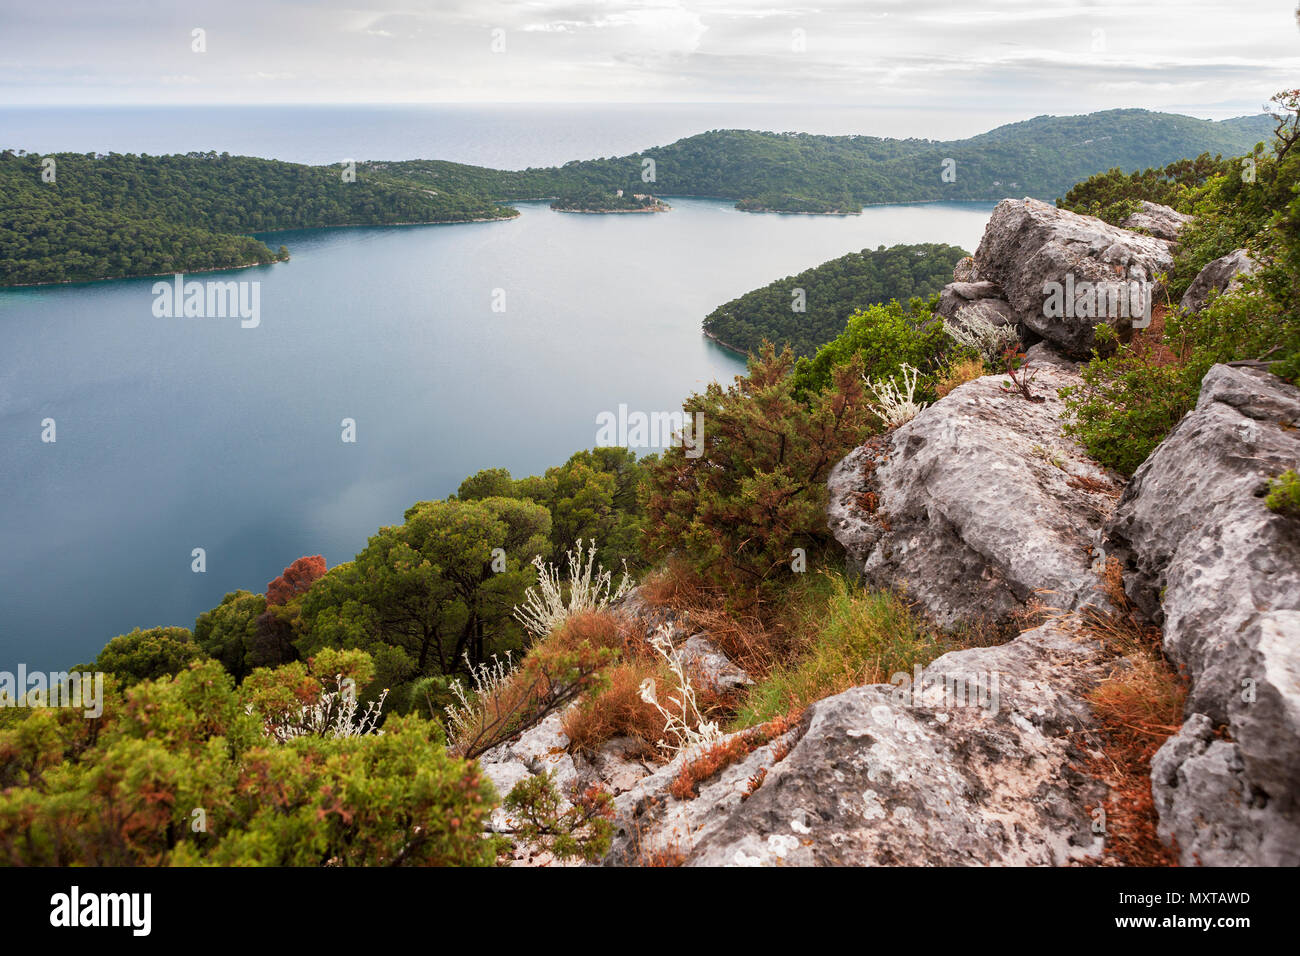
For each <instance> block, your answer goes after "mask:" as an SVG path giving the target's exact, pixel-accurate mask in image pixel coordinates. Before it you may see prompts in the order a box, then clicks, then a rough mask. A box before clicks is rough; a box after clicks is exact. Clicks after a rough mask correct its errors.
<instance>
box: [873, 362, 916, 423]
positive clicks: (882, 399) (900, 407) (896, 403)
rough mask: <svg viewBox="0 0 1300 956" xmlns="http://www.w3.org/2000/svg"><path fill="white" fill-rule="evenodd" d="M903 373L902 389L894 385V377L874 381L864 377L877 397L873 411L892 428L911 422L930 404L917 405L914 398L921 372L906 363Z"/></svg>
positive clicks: (902, 369)
mask: <svg viewBox="0 0 1300 956" xmlns="http://www.w3.org/2000/svg"><path fill="white" fill-rule="evenodd" d="M901 372H902V376H903V387H902V388H899V387H898V386H897V385H896V384H894V380H893V378H892V377H891V378H888V379H882V380H881V381H873V380H871V379H869V378H867V376H865V375H863V376H862V380H863V381H864V382H866V383H867V388H869V389H871V391H872V393H873V394H874V395H875V396H876V401H875V402H873V403H872V404H871V408H872V410H873V411H874V412H875V413H876V414H877V415H879V416H880V417H881V419H882V420H883V421H884V422H885V424H886V425H888V426H889V427H891V428H893V427H895V426H897V425H902V424H904V423H905V422H910V421H911V420H912V419H913V418H915V417H916V416H917V415H918V414H919V413H920V412H921V411H922V410H923V409H924V408H925V407H926V405H927V404H928V403H926V402H921V403H920V404H917V402H916V401H915V400H914V398H913V396H915V394H916V384H917V382H918V381H919V380H920V376H921V372H920V370H919V369H917V368H914V367H913V366H911V365H908V364H907V363H906V362H904V363H903V365H902V368H901Z"/></svg>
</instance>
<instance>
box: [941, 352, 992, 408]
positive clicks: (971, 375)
mask: <svg viewBox="0 0 1300 956" xmlns="http://www.w3.org/2000/svg"><path fill="white" fill-rule="evenodd" d="M983 377H984V360H983V359H978V358H966V359H960V360H958V361H956V362H953V363H952V364H951V365H949V366H948V367H947V368H946V369H944V372H943V375H941V376H940V377H939V378H938V379H937V380H936V381H935V383H934V390H935V392H936V393H937V394H938V396H939V397H940V398H944V397H945V396H947V395H948V394H949V393H950V392H952V391H953V389H956V388H958V387H959V386H962V385H965V384H966V383H967V382H973V381H975V379H977V378H983Z"/></svg>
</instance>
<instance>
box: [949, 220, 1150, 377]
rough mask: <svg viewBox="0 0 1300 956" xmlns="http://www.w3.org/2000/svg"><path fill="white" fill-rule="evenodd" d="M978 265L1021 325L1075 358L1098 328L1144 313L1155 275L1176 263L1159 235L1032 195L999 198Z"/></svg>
mask: <svg viewBox="0 0 1300 956" xmlns="http://www.w3.org/2000/svg"><path fill="white" fill-rule="evenodd" d="M975 262H976V265H977V268H978V270H979V275H980V278H981V279H984V280H986V281H990V282H993V283H996V284H997V286H998V287H999V288H1000V289H1001V290H1002V293H1003V295H1004V297H1005V298H1006V300H1007V301H1008V302H1009V303H1010V304H1011V307H1012V309H1013V310H1014V312H1015V318H1016V320H1017V321H1018V322H1020V323H1021V324H1022V325H1024V326H1025V327H1026V328H1028V329H1029V330H1030V331H1031V332H1034V333H1036V334H1037V335H1040V336H1042V337H1043V338H1044V339H1046V340H1048V341H1049V342H1051V343H1053V344H1054V345H1055V346H1056V347H1057V348H1058V349H1059V350H1061V351H1064V352H1065V353H1067V354H1068V355H1071V356H1074V357H1086V356H1087V354H1088V353H1089V351H1090V350H1091V348H1092V344H1093V338H1094V331H1093V330H1094V329H1095V328H1096V326H1097V325H1099V324H1101V323H1102V322H1105V323H1106V324H1108V325H1111V326H1112V327H1115V328H1118V329H1123V328H1126V327H1127V326H1128V325H1129V324H1131V322H1132V319H1133V317H1134V316H1141V315H1142V314H1143V313H1144V311H1145V309H1146V303H1147V302H1148V301H1150V297H1151V295H1152V294H1153V293H1154V291H1155V290H1154V280H1155V276H1156V274H1157V273H1161V272H1168V271H1169V270H1170V269H1172V268H1173V257H1172V256H1171V254H1170V252H1169V244H1168V243H1167V242H1165V241H1164V240H1162V239H1156V238H1154V237H1152V236H1143V235H1138V234H1137V233H1135V232H1129V231H1128V230H1126V229H1121V228H1119V227H1117V226H1112V225H1110V224H1109V223H1105V222H1102V221H1101V220H1100V219H1095V218H1093V217H1091V216H1080V215H1078V214H1076V213H1072V212H1067V211H1065V210H1063V209H1057V208H1056V207H1055V206H1052V205H1049V204H1048V203H1045V202H1041V201H1039V200H1037V199H1004V200H1003V201H1002V202H1000V203H998V205H997V207H996V208H995V209H994V210H993V214H992V215H991V216H990V217H989V222H988V225H987V226H986V227H985V229H984V238H983V239H982V240H980V245H979V249H978V250H977V251H976V252H975Z"/></svg>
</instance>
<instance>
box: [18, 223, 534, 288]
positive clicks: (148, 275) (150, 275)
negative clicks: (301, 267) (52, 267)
mask: <svg viewBox="0 0 1300 956" xmlns="http://www.w3.org/2000/svg"><path fill="white" fill-rule="evenodd" d="M518 218H519V211H518V210H515V214H514V215H513V216H493V217H492V218H490V219H435V220H432V221H430V222H384V223H346V222H344V223H332V224H330V225H328V226H295V227H292V228H289V229H275V230H272V231H270V232H264V233H262V235H264V236H274V235H276V234H277V233H281V232H299V231H302V230H308V229H312V230H314V229H371V228H375V229H383V228H386V227H388V226H455V225H457V224H459V223H463V222H508V221H509V220H511V219H518ZM248 238H255V237H252V236H250V237H248ZM264 245H265V243H264ZM292 259H293V253H292V252H291V253H290V254H289V258H287V259H269V260H259V261H257V262H245V263H242V264H241V265H237V266H213V267H211V268H209V269H181V270H179V271H180V272H181V273H182V274H183V275H205V274H207V273H209V272H237V271H239V270H240V269H253V268H256V267H257V266H273V265H276V264H277V263H280V262H289V261H291V260H292ZM177 271H178V270H175V269H173V270H171V271H170V272H137V273H133V274H131V275H125V276H96V277H95V278H93V279H50V280H48V281H45V282H11V283H7V284H5V285H0V292H3V291H4V290H5V289H39V288H43V287H44V286H51V285H82V284H88V283H91V282H119V281H121V280H123V279H157V278H159V277H161V276H174V275H176V274H177Z"/></svg>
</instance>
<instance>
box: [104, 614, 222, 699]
mask: <svg viewBox="0 0 1300 956" xmlns="http://www.w3.org/2000/svg"><path fill="white" fill-rule="evenodd" d="M206 656H207V654H205V653H204V651H203V648H201V647H200V646H199V645H198V644H196V643H195V641H194V636H193V635H192V634H191V633H190V629H189V628H188V627H151V628H149V629H148V630H141V629H140V628H138V627H137V628H136V629H135V630H134V631H132V632H131V633H130V634H122V635H120V636H118V637H115V638H113V639H112V640H111V641H109V642H108V643H107V644H105V645H104V649H103V650H101V651H100V652H99V657H97V658H96V659H95V663H94V664H92V665H91V666H90V668H89V669H90V670H96V671H103V672H104V673H106V674H112V675H114V676H115V677H117V678H118V679H120V680H121V681H122V683H123V684H125V685H130V684H135V683H138V682H139V681H142V680H153V679H154V678H156V677H174V676H175V675H176V674H178V673H180V672H181V671H182V670H184V669H185V668H186V666H188V665H189V663H190V661H195V660H199V659H201V658H204V657H206Z"/></svg>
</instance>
